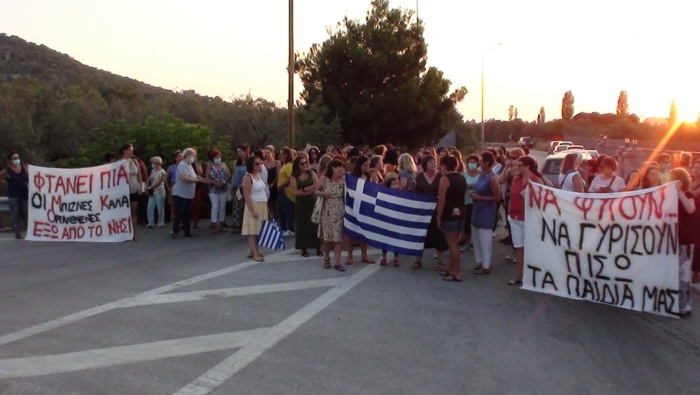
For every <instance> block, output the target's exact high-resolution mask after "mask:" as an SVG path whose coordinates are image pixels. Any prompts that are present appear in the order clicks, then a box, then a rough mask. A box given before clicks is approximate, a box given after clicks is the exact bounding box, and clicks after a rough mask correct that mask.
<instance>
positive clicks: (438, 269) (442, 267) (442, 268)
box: [435, 262, 445, 272]
mask: <svg viewBox="0 0 700 395" xmlns="http://www.w3.org/2000/svg"><path fill="white" fill-rule="evenodd" d="M435 271H436V272H444V271H445V264H444V263H440V262H438V264H437V266H435Z"/></svg>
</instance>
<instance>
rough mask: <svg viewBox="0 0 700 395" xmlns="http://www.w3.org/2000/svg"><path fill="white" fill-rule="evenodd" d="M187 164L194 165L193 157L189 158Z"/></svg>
mask: <svg viewBox="0 0 700 395" xmlns="http://www.w3.org/2000/svg"><path fill="white" fill-rule="evenodd" d="M189 162H190V164H193V163H194V156H190V159H189Z"/></svg>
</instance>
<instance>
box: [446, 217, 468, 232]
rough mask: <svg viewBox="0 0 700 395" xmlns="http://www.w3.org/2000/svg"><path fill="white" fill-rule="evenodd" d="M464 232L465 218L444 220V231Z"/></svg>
mask: <svg viewBox="0 0 700 395" xmlns="http://www.w3.org/2000/svg"><path fill="white" fill-rule="evenodd" d="M462 232H464V220H460V221H442V233H462Z"/></svg>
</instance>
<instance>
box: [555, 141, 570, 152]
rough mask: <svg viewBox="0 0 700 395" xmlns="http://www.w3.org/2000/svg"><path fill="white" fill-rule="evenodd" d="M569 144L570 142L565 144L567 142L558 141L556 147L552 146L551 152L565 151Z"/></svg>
mask: <svg viewBox="0 0 700 395" xmlns="http://www.w3.org/2000/svg"><path fill="white" fill-rule="evenodd" d="M569 146H570V144H567V143H559V145H557V146H556V147H554V152H553V153H554V154H556V153H557V152H563V151H566V150H567V148H569Z"/></svg>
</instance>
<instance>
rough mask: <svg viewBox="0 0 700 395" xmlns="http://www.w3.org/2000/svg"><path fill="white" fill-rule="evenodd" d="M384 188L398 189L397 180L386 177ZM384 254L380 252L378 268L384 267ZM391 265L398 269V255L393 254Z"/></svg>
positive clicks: (383, 251)
mask: <svg viewBox="0 0 700 395" xmlns="http://www.w3.org/2000/svg"><path fill="white" fill-rule="evenodd" d="M384 186H385V187H389V188H391V189H399V179H398V178H396V177H395V176H390V177H387V178H386V180H384ZM386 253H387V251H386V250H382V260H381V261H380V262H379V265H380V266H386V263H387V260H386ZM391 263H392V264H393V265H394V267H399V254H397V253H394V260H393V261H391Z"/></svg>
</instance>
